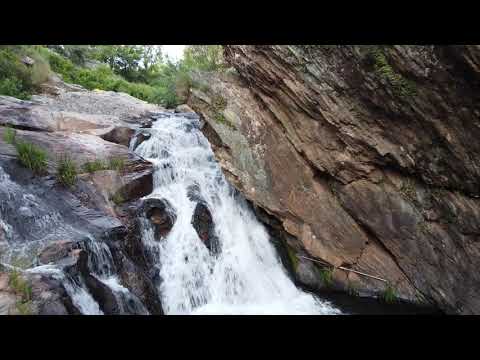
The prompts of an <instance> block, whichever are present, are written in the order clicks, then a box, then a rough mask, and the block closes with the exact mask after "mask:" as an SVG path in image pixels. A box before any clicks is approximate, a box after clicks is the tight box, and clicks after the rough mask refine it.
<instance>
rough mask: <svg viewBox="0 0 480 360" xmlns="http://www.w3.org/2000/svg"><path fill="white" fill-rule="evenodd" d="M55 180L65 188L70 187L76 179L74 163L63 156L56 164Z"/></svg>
mask: <svg viewBox="0 0 480 360" xmlns="http://www.w3.org/2000/svg"><path fill="white" fill-rule="evenodd" d="M57 179H58V181H59V182H60V183H61V184H62V185H64V186H66V187H72V186H73V184H75V181H76V179H77V168H76V166H75V163H74V162H73V161H72V159H70V158H69V157H68V156H67V155H63V156H62V157H61V158H60V159H59V160H58V164H57Z"/></svg>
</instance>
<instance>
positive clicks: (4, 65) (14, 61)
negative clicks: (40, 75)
mask: <svg viewBox="0 0 480 360" xmlns="http://www.w3.org/2000/svg"><path fill="white" fill-rule="evenodd" d="M17 50H18V49H17ZM0 79H1V80H0V95H7V96H14V97H17V98H20V99H28V98H29V97H30V95H31V92H32V88H33V83H32V80H31V71H30V70H29V69H28V67H27V66H26V65H25V64H23V63H22V62H21V60H20V54H18V53H16V52H15V51H14V50H13V49H12V48H11V47H2V48H0Z"/></svg>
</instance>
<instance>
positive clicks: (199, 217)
mask: <svg viewBox="0 0 480 360" xmlns="http://www.w3.org/2000/svg"><path fill="white" fill-rule="evenodd" d="M191 223H192V225H193V227H194V229H195V231H196V232H197V234H198V237H199V238H200V240H202V242H203V243H204V244H205V246H206V247H207V249H208V250H209V251H210V253H211V254H213V255H218V254H219V253H220V251H221V249H220V243H219V240H218V237H217V236H216V235H215V225H214V223H213V219H212V214H211V213H210V210H209V209H208V206H207V205H206V204H205V203H203V202H199V203H197V205H196V206H195V210H194V212H193V216H192V221H191Z"/></svg>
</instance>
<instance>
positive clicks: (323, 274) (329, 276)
mask: <svg viewBox="0 0 480 360" xmlns="http://www.w3.org/2000/svg"><path fill="white" fill-rule="evenodd" d="M319 274H320V279H322V282H323V284H324V285H325V286H326V287H330V286H332V284H333V269H326V268H324V269H320V271H319Z"/></svg>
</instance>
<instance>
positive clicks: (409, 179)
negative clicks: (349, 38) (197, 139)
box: [188, 45, 480, 314]
mask: <svg viewBox="0 0 480 360" xmlns="http://www.w3.org/2000/svg"><path fill="white" fill-rule="evenodd" d="M479 52H480V48H479V47H478V46H477V45H458V46H385V47H378V46H334V45H316V46H300V45H298V46H241V45H229V46H226V50H225V55H226V59H227V62H228V63H229V64H230V65H231V66H233V67H234V68H235V69H236V71H237V73H238V74H239V75H238V76H230V75H228V74H220V75H212V74H210V75H206V74H201V73H198V74H196V75H195V76H196V78H195V80H196V81H197V82H198V83H199V84H200V85H201V86H199V87H198V88H195V89H192V93H191V95H190V97H189V100H188V105H189V106H190V107H192V108H193V109H194V110H195V111H196V112H197V113H199V114H201V115H202V117H203V118H204V119H205V121H206V122H207V124H208V126H205V127H204V129H205V130H204V133H205V135H206V136H207V137H208V138H209V139H210V140H211V141H212V143H213V144H214V145H215V146H214V151H215V154H216V157H217V159H218V160H219V162H220V164H221V165H222V167H223V169H224V172H225V174H226V176H227V177H228V178H229V180H230V181H231V183H232V184H234V185H235V186H236V187H237V188H238V189H239V190H240V191H241V192H242V193H243V194H244V195H245V196H246V197H247V198H248V199H249V200H251V201H252V202H253V203H254V204H256V205H257V206H259V207H262V208H263V209H264V210H266V211H267V212H268V213H269V214H271V215H272V216H275V217H276V218H277V219H279V221H280V223H281V224H282V227H283V231H285V232H286V233H287V234H289V235H290V236H293V237H294V238H295V239H296V243H294V246H295V247H296V248H297V249H298V250H301V251H304V252H305V254H307V255H308V256H309V257H311V258H315V259H318V260H321V261H323V262H326V263H328V264H330V266H332V267H334V268H335V271H334V274H333V278H334V282H335V283H336V284H337V285H338V286H339V287H340V288H342V287H343V289H344V290H345V291H347V290H348V289H352V288H353V289H355V291H359V292H362V293H364V294H370V295H369V296H382V294H383V293H384V292H385V291H387V290H388V287H387V286H386V284H387V283H388V284H390V286H392V287H393V288H395V292H396V296H397V297H399V298H402V299H404V300H408V301H412V302H416V303H424V304H433V305H435V306H437V307H439V308H440V309H442V310H443V311H445V312H448V313H462V314H472V313H479V312H480V301H479V299H480V293H479V291H480V289H479V287H478V286H476V285H475V284H478V283H479V282H480V278H479V277H478V272H477V271H476V269H477V268H478V267H479V265H480V263H479V259H480V257H479V252H480V248H479V247H478V246H477V245H478V241H477V240H476V239H477V238H478V236H479V232H478V227H477V224H476V221H472V219H475V218H477V219H478V213H479V211H480V203H479V200H478V196H479V195H480V194H479V193H478V191H479V190H478V189H479V188H480V187H479V186H478V179H480V177H479V176H478V175H479V174H478V169H480V166H479V165H480V164H479V163H478V162H479V159H480V156H479V155H480V149H479V148H478V146H477V145H476V144H478V142H477V141H476V138H478V135H479V134H477V132H478V129H479V127H478V126H476V123H477V122H478V114H479V111H480V110H479V109H478V101H477V100H478V94H479V93H478V82H477V81H476V79H478V76H479V75H478V66H477V64H478V54H479ZM207 130H208V131H207ZM467 144H468V145H467ZM338 267H342V268H345V269H352V270H356V271H360V272H363V273H367V274H370V275H374V276H377V277H380V278H382V279H384V280H386V281H387V282H383V281H378V280H375V279H373V278H369V277H367V276H362V275H359V274H357V273H354V272H352V271H346V270H342V269H338ZM299 269H302V267H299ZM302 271H303V270H302ZM309 273H310V272H309ZM305 274H306V273H305ZM305 278H306V279H307V278H308V279H309V280H305V281H306V282H310V283H311V284H314V283H315V281H313V278H312V277H311V276H308V277H305ZM319 284H320V282H319Z"/></svg>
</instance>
